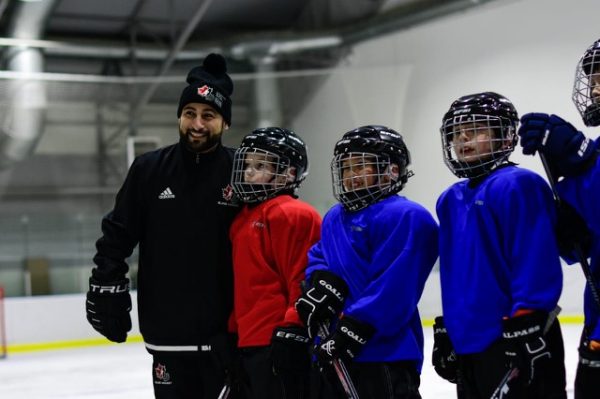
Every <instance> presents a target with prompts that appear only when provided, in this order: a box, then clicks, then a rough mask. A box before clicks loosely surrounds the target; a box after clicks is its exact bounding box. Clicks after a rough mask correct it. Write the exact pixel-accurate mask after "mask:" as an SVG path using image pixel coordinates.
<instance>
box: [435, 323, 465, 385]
mask: <svg viewBox="0 0 600 399" xmlns="http://www.w3.org/2000/svg"><path fill="white" fill-rule="evenodd" d="M431 362H432V364H433V368H434V369H435V372H436V373H437V374H438V375H439V376H440V377H442V378H443V379H445V380H447V381H450V382H451V383H453V384H456V380H457V374H458V359H457V358H456V353H455V352H454V347H453V346H452V342H450V337H449V336H448V332H447V331H446V326H445V325H444V318H443V317H442V316H438V317H436V318H435V322H434V323H433V354H432V356H431Z"/></svg>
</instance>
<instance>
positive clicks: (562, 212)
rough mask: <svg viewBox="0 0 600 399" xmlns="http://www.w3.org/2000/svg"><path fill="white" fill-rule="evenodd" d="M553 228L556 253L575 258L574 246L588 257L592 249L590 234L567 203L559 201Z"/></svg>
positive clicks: (584, 223)
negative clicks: (556, 247) (556, 246)
mask: <svg viewBox="0 0 600 399" xmlns="http://www.w3.org/2000/svg"><path fill="white" fill-rule="evenodd" d="M556 213H557V222H556V228H555V234H556V242H557V244H558V251H559V252H560V254H561V255H562V256H563V257H566V258H575V259H576V260H579V259H577V258H576V254H575V252H574V251H575V246H576V245H578V246H579V248H581V250H582V251H583V254H584V255H586V256H587V255H588V254H589V251H590V249H591V247H592V233H591V232H590V229H589V228H588V226H587V224H586V222H585V220H583V218H582V217H581V216H580V215H579V213H578V212H577V211H576V210H575V208H573V207H572V206H571V205H569V203H567V202H565V201H561V202H560V205H559V206H558V208H557V210H556Z"/></svg>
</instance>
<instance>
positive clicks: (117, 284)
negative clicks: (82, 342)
mask: <svg viewBox="0 0 600 399" xmlns="http://www.w3.org/2000/svg"><path fill="white" fill-rule="evenodd" d="M85 310H86V312H87V320H88V322H89V323H90V324H91V325H92V327H94V329H95V330H96V331H98V332H99V333H100V334H102V335H104V336H105V337H106V338H108V339H109V340H110V341H113V342H125V340H127V333H128V332H129V331H130V330H131V316H130V315H129V312H130V311H131V296H130V295H129V279H127V278H126V279H123V280H119V281H113V282H108V283H101V282H99V281H98V280H96V279H95V278H93V277H90V289H89V291H88V293H87V297H86V301H85Z"/></svg>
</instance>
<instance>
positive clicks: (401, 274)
mask: <svg viewBox="0 0 600 399" xmlns="http://www.w3.org/2000/svg"><path fill="white" fill-rule="evenodd" d="M437 240H438V227H437V223H436V222H435V220H434V219H433V217H432V216H431V214H430V213H429V212H428V211H427V210H426V209H425V208H424V207H422V206H421V205H419V204H417V203H415V202H412V201H410V200H408V199H406V198H405V197H401V196H398V195H393V196H390V197H388V198H385V199H383V200H381V201H379V202H376V203H374V204H372V205H370V206H368V207H367V208H365V209H362V210H359V211H357V212H347V211H345V210H344V208H343V207H342V206H341V205H339V204H338V205H336V206H334V207H333V208H332V209H330V210H329V212H328V213H327V214H326V215H325V218H324V219H323V224H322V230H321V240H320V241H319V242H318V243H317V244H315V245H314V246H313V247H312V248H311V250H310V251H309V254H308V256H309V262H308V267H307V270H306V277H307V280H308V279H310V276H311V274H312V273H313V272H314V271H315V270H323V269H326V270H328V271H330V272H332V273H335V274H336V275H338V276H340V277H341V278H343V279H344V280H345V281H346V283H347V284H348V287H349V290H350V292H349V294H348V296H347V298H346V302H345V305H344V311H343V312H344V314H345V315H348V316H352V317H354V318H356V319H358V320H360V321H363V322H366V323H368V324H370V325H371V326H373V327H374V328H375V330H376V333H375V335H374V336H373V338H372V339H371V340H369V342H368V343H367V345H366V346H365V348H364V349H363V351H362V352H361V353H360V354H359V355H358V356H357V358H356V359H355V360H356V361H358V362H360V361H362V362H382V361H397V360H414V361H415V366H416V367H417V369H418V370H420V369H421V366H422V363H423V329H422V326H421V320H420V317H419V312H418V309H417V303H418V302H419V299H420V297H421V293H422V292H423V288H424V286H425V281H426V280H427V277H428V275H429V273H430V271H431V269H432V267H433V265H434V263H435V261H436V259H437V257H438V246H437Z"/></svg>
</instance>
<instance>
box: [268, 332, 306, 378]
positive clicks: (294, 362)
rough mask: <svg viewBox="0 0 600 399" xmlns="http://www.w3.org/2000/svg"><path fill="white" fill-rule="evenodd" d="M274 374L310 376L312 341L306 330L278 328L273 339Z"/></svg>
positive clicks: (272, 358)
mask: <svg viewBox="0 0 600 399" xmlns="http://www.w3.org/2000/svg"><path fill="white" fill-rule="evenodd" d="M271 360H272V361H273V374H275V375H284V374H288V375H289V374H308V370H309V369H310V339H309V338H308V334H307V332H306V329H305V328H303V327H298V326H289V327H277V328H276V329H275V330H274V331H273V336H272V337H271Z"/></svg>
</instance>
